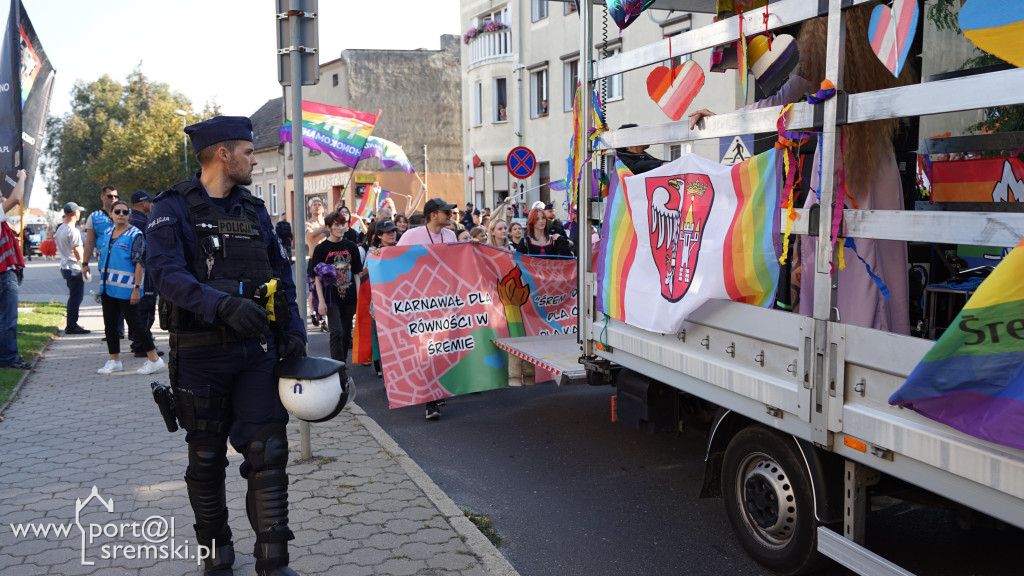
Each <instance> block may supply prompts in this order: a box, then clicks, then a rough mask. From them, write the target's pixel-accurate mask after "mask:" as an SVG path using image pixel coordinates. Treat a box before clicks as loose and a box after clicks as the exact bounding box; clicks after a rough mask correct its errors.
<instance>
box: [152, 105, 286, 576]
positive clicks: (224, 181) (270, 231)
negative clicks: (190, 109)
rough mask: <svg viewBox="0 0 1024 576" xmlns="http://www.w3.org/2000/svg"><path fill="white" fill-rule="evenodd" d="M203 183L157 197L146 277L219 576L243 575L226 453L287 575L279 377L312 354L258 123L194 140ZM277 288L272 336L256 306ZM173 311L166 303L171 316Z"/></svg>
mask: <svg viewBox="0 0 1024 576" xmlns="http://www.w3.org/2000/svg"><path fill="white" fill-rule="evenodd" d="M185 133H186V134H188V135H189V137H190V138H191V140H192V147H193V149H195V150H196V157H197V158H198V159H199V164H200V171H199V172H198V173H197V174H196V175H195V176H194V177H193V178H192V179H191V180H187V181H183V182H179V183H178V184H175V185H174V186H172V187H171V188H170V189H169V190H166V191H164V192H163V193H162V194H160V196H159V197H157V199H156V202H155V203H154V205H153V210H152V213H151V214H150V218H149V224H148V225H147V230H146V242H147V256H146V269H147V271H148V272H149V273H150V274H151V275H152V278H153V282H154V284H155V286H156V289H157V291H158V292H159V293H160V295H161V302H162V304H161V306H160V308H161V309H160V315H161V322H162V323H163V325H166V328H167V329H168V330H169V331H170V333H171V335H170V348H171V351H170V376H171V384H172V386H173V387H174V397H175V403H176V406H177V416H178V419H179V421H180V423H181V426H182V428H184V429H185V430H186V431H187V435H186V437H185V441H186V442H187V443H188V460H189V463H188V469H187V470H186V472H185V484H186V485H187V487H188V496H189V501H190V503H191V504H192V510H193V512H194V513H195V517H196V523H195V530H196V536H197V539H198V541H199V543H200V544H203V545H206V546H211V545H212V546H213V550H214V554H213V557H212V558H210V559H208V560H206V563H205V573H206V574H208V575H214V574H215V575H229V574H232V569H231V565H232V563H233V562H234V549H233V546H232V540H231V529H230V528H229V526H228V511H227V503H226V497H225V491H224V479H225V468H226V467H227V464H228V461H227V458H226V454H227V441H228V440H230V441H231V445H232V446H233V447H234V448H235V449H236V450H237V451H238V452H240V453H241V454H242V455H243V456H244V458H245V460H244V462H243V463H242V466H241V470H240V471H241V474H242V476H243V477H244V478H246V480H247V481H248V491H247V494H246V512H247V514H248V516H249V522H250V524H252V527H253V530H254V531H255V532H256V547H255V552H254V554H255V556H256V572H257V574H259V575H260V576H291V575H296V573H295V572H294V571H293V570H292V569H291V568H288V541H289V540H292V539H293V538H294V536H293V534H292V532H291V530H289V529H288V476H287V473H286V471H285V467H286V465H287V463H288V439H287V437H286V435H285V425H286V423H287V422H288V413H287V412H286V411H285V409H284V407H283V406H282V405H281V400H280V397H279V396H278V391H277V378H275V377H274V373H273V371H274V366H275V365H276V364H277V362H278V359H279V358H286V357H290V356H296V355H299V356H303V355H305V353H306V350H305V346H306V333H305V327H304V326H303V324H302V321H301V319H300V317H299V309H298V307H297V306H296V304H295V284H294V282H293V280H292V277H291V268H290V266H289V262H288V258H287V255H286V254H285V252H284V249H283V248H282V247H281V243H280V241H279V240H278V238H277V235H276V234H275V233H274V226H273V225H272V224H271V221H270V217H269V216H268V214H267V210H266V208H265V207H264V205H263V201H262V200H260V199H258V198H255V197H254V196H252V194H250V193H249V191H248V190H246V189H245V188H243V186H245V185H248V184H251V183H252V169H253V166H255V165H256V160H255V159H254V157H253V144H252V123H251V122H250V121H249V119H248V118H245V117H237V116H219V117H216V118H212V119H210V120H206V121H204V122H200V123H198V124H193V125H191V126H189V127H187V128H185ZM272 279H276V281H277V293H276V294H275V295H274V296H275V306H274V307H273V308H274V312H275V314H274V316H275V322H274V323H273V325H272V324H271V322H270V321H269V315H268V312H267V309H266V307H265V306H266V304H265V303H264V302H260V303H257V301H255V300H254V296H255V295H256V293H257V292H258V289H259V287H260V286H263V285H266V284H267V283H268V282H269V281H270V280H272ZM163 303H166V305H164V304H163Z"/></svg>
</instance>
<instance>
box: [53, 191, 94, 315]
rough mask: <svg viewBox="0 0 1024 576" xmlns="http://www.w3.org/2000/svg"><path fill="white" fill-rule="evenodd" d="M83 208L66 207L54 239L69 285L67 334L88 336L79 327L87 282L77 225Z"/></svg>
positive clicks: (71, 203) (61, 266)
mask: <svg viewBox="0 0 1024 576" xmlns="http://www.w3.org/2000/svg"><path fill="white" fill-rule="evenodd" d="M81 213H82V207H81V206H79V205H78V204H75V203H74V202H68V203H67V204H65V205H64V219H63V220H62V221H61V223H60V225H59V226H57V232H56V233H55V234H54V235H53V239H54V241H55V242H56V244H57V253H58V254H60V275H61V276H63V277H64V282H65V283H66V284H67V285H68V292H69V293H70V295H69V296H68V327H67V328H66V329H65V330H64V333H65V334H88V333H89V332H90V330H86V329H85V328H82V327H81V326H79V325H78V308H79V306H81V305H82V296H83V293H84V292H85V281H84V280H83V279H82V262H83V261H84V260H85V258H84V257H85V253H84V250H83V247H82V233H81V232H79V231H78V228H76V227H75V224H76V223H77V222H78V218H79V216H81Z"/></svg>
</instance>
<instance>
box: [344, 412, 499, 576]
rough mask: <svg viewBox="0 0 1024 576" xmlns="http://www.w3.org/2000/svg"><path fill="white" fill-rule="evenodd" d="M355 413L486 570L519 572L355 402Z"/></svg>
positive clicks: (496, 572)
mask: <svg viewBox="0 0 1024 576" xmlns="http://www.w3.org/2000/svg"><path fill="white" fill-rule="evenodd" d="M348 409H349V410H350V411H352V413H353V414H355V416H356V418H357V419H358V420H359V423H360V424H362V425H363V426H364V427H365V428H366V430H367V431H369V432H370V435H371V436H373V438H374V439H375V440H376V441H377V442H378V443H379V444H380V446H381V448H383V449H384V451H385V452H387V453H388V454H390V455H391V457H392V458H394V459H395V461H397V462H398V464H399V465H400V466H401V467H402V469H403V470H405V472H406V473H407V474H409V477H410V478H411V479H412V481H413V482H414V483H416V485H417V486H419V488H420V490H422V491H423V493H424V494H426V495H427V498H429V499H430V501H431V502H433V503H434V506H436V507H437V509H438V510H439V511H440V512H441V513H442V514H444V515H445V516H447V517H448V523H449V524H450V525H451V526H452V528H454V529H455V531H456V532H457V533H458V534H459V536H461V537H462V539H463V540H464V541H465V542H466V545H467V546H469V549H470V550H472V551H473V553H474V554H476V555H477V556H479V557H480V559H481V561H482V562H483V563H484V567H485V568H486V569H487V571H488V573H490V574H494V575H495V576H519V572H518V571H516V569H515V568H513V567H512V564H510V563H509V561H508V560H506V559H505V557H504V556H502V555H501V552H499V551H498V549H497V548H496V547H495V546H494V544H492V543H491V541H490V540H488V539H487V537H486V536H484V535H483V534H482V533H481V532H480V530H479V529H478V528H477V527H476V525H475V524H473V522H471V521H470V519H469V518H466V515H465V514H464V513H463V512H462V510H461V509H459V507H458V505H456V504H455V502H454V501H452V499H451V498H449V497H448V495H447V494H445V493H444V491H443V490H441V488H440V487H439V486H438V485H437V484H435V483H434V481H433V480H431V479H430V476H427V473H426V472H424V471H423V469H422V468H420V466H419V464H416V462H415V461H414V460H413V459H412V458H410V457H409V455H408V454H407V453H406V452H405V450H402V448H401V447H399V446H398V443H397V442H395V441H394V439H393V438H391V436H389V435H388V433H387V432H385V431H384V429H383V428H381V427H380V425H379V424H377V423H376V422H375V421H374V420H373V419H372V418H370V416H369V415H368V414H367V413H366V412H365V411H364V410H363V409H362V408H361V407H359V405H358V404H353V405H351V406H349V408H348Z"/></svg>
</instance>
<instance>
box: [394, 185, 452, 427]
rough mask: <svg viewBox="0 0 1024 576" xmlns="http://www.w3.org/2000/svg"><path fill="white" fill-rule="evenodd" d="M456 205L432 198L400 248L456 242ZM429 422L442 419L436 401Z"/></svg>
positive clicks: (429, 406) (429, 409) (428, 414)
mask: <svg viewBox="0 0 1024 576" xmlns="http://www.w3.org/2000/svg"><path fill="white" fill-rule="evenodd" d="M454 209H455V204H449V203H448V202H445V201H444V200H442V199H440V198H431V199H430V200H427V203H426V205H424V206H423V226H418V227H416V228H410V229H409V230H407V231H406V232H405V234H402V237H401V238H400V239H399V240H398V245H399V246H422V245H433V244H448V243H453V242H455V241H456V238H455V232H452V231H451V230H449V229H448V223H449V222H450V221H451V218H452V210H454ZM426 417H427V420H436V419H438V418H440V417H441V409H440V406H439V404H438V403H437V401H436V400H432V401H430V402H427V404H426Z"/></svg>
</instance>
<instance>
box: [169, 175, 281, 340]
mask: <svg viewBox="0 0 1024 576" xmlns="http://www.w3.org/2000/svg"><path fill="white" fill-rule="evenodd" d="M186 184H187V186H188V187H187V188H186V189H184V190H182V189H181V188H177V187H175V189H176V190H177V191H178V192H179V193H181V194H182V195H183V196H184V198H185V205H186V206H187V207H188V221H189V222H188V223H189V225H190V226H191V228H192V235H193V237H194V238H195V255H194V257H193V260H192V262H191V264H190V265H189V268H190V270H191V272H192V274H193V275H194V276H195V277H196V279H197V280H199V282H201V283H203V284H206V285H208V286H210V287H211V288H214V289H216V290H220V291H221V292H226V293H227V294H229V295H231V296H239V297H242V298H250V299H251V298H253V297H254V295H255V294H256V289H257V288H258V287H259V286H261V285H262V284H265V283H267V282H268V281H269V280H270V279H271V278H273V277H274V271H273V268H271V266H270V259H269V258H268V257H267V244H266V240H265V239H264V238H263V234H262V231H261V229H260V219H259V215H258V212H257V211H256V208H257V207H259V206H260V205H261V202H260V201H259V200H257V199H255V198H253V197H252V196H251V195H249V194H243V195H242V197H241V202H240V203H241V205H242V213H241V215H240V216H233V215H230V214H227V213H225V212H224V211H223V210H221V209H220V208H218V207H217V206H215V205H213V204H212V203H211V202H208V201H206V199H205V198H203V193H202V191H201V190H200V189H199V188H197V187H194V186H192V185H191V183H186ZM175 308H177V310H175V311H174V312H176V313H172V314H171V322H170V324H171V326H170V330H171V331H172V332H179V331H195V330H213V329H217V328H219V327H220V324H221V323H220V321H217V322H216V323H214V324H210V323H208V322H204V321H202V320H201V319H200V318H199V317H198V316H197V315H195V314H192V313H189V312H187V311H186V310H185V309H183V308H181V307H180V306H175Z"/></svg>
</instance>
